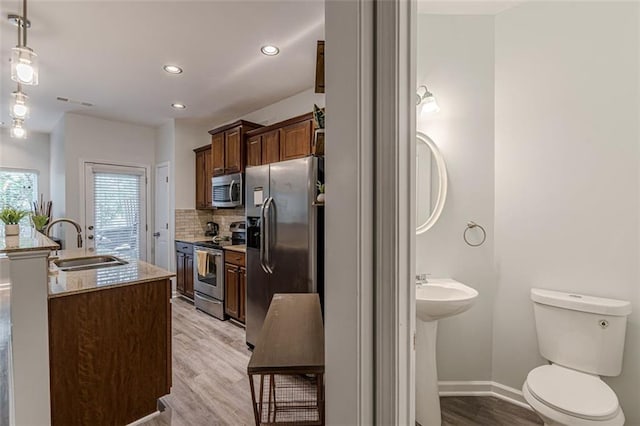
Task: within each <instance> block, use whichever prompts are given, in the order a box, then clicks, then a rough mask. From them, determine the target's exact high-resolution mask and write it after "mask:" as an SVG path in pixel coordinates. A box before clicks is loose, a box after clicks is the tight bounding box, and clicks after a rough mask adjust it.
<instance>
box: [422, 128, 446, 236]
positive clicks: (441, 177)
mask: <svg viewBox="0 0 640 426" xmlns="http://www.w3.org/2000/svg"><path fill="white" fill-rule="evenodd" d="M416 144H417V145H416V223H417V224H418V226H417V228H416V234H422V233H424V232H426V231H427V230H428V229H429V228H431V227H432V226H433V225H434V224H435V223H436V222H437V221H438V218H439V217H440V214H441V213H442V209H443V208H444V202H445V199H446V198H447V166H446V164H445V162H444V158H443V157H442V154H441V153H440V151H439V150H438V147H437V146H436V144H435V143H434V142H433V140H432V139H431V138H430V137H429V136H427V135H425V134H424V133H421V132H416Z"/></svg>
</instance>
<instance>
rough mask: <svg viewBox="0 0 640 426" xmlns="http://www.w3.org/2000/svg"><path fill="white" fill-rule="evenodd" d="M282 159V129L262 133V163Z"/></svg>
mask: <svg viewBox="0 0 640 426" xmlns="http://www.w3.org/2000/svg"><path fill="white" fill-rule="evenodd" d="M276 161H280V131H279V130H273V131H271V132H269V133H265V134H264V135H262V164H269V163H275V162H276Z"/></svg>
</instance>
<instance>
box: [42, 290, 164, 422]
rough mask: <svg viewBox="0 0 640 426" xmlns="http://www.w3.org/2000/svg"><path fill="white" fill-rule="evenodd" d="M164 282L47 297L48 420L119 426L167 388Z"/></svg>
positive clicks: (153, 405) (152, 405)
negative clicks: (49, 411)
mask: <svg viewBox="0 0 640 426" xmlns="http://www.w3.org/2000/svg"><path fill="white" fill-rule="evenodd" d="M170 301H171V281H170V280H169V279H163V280H159V281H152V282H147V283H141V284H132V285H126V286H121V287H113V288H105V289H101V290H94V291H89V292H85V293H78V294H72V295H68V296H61V297H54V298H51V299H49V362H50V387H51V424H52V425H53V426H75V425H125V424H129V423H131V422H133V421H135V420H137V419H140V418H142V417H144V416H147V415H149V414H151V413H153V412H155V411H156V409H157V401H158V398H160V397H162V396H164V395H167V394H169V392H170V389H171V303H170Z"/></svg>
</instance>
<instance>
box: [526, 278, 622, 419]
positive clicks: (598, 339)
mask: <svg viewBox="0 0 640 426" xmlns="http://www.w3.org/2000/svg"><path fill="white" fill-rule="evenodd" d="M531 299H532V300H533V302H534V304H533V309H534V313H535V318H536V330H537V332H538V345H539V347H540V354H541V355H542V356H543V357H544V358H546V359H548V360H549V361H551V364H550V365H543V366H541V367H537V368H534V369H533V370H531V371H530V372H529V375H528V376H527V380H526V381H525V383H524V385H523V388H522V391H523V393H524V397H525V399H526V400H527V402H528V403H529V405H531V407H532V408H533V409H534V410H535V411H536V412H537V413H538V415H539V416H540V417H541V418H542V419H543V420H544V422H545V425H548V426H555V425H562V426H622V425H624V420H625V419H624V413H623V412H622V408H621V407H620V404H619V402H618V397H617V396H616V394H615V392H613V390H612V389H611V388H610V387H609V386H608V385H607V384H606V383H605V382H603V381H602V380H601V379H600V377H599V376H618V375H619V374H620V372H621V371H622V352H623V349H624V336H625V332H626V328H627V316H628V315H629V314H630V313H631V303H630V302H627V301H623V300H614V299H604V298H600V297H592V296H585V295H578V294H571V293H562V292H558V291H551V290H542V289H536V288H534V289H531Z"/></svg>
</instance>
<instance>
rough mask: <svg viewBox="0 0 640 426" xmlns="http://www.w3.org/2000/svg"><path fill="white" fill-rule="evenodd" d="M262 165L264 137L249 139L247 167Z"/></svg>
mask: <svg viewBox="0 0 640 426" xmlns="http://www.w3.org/2000/svg"><path fill="white" fill-rule="evenodd" d="M261 164H262V136H252V137H250V138H248V139H247V166H259V165H261Z"/></svg>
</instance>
